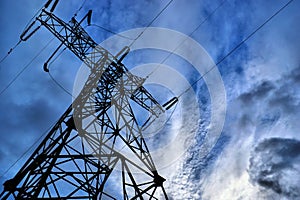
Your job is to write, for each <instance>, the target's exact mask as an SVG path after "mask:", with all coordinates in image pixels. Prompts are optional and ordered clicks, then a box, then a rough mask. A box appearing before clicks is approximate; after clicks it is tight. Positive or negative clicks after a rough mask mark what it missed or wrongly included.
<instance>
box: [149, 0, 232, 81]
mask: <svg viewBox="0 0 300 200" xmlns="http://www.w3.org/2000/svg"><path fill="white" fill-rule="evenodd" d="M226 1H227V0H224V1H222V2H221V3H220V4H219V5H218V6H217V7H216V8H215V9H214V10H213V11H212V12H211V13H210V14H209V15H207V16H206V17H205V19H204V20H203V21H202V22H201V23H200V24H199V25H198V26H197V27H196V28H195V29H194V30H193V31H192V32H191V33H190V34H189V35H188V37H186V38H185V39H184V40H183V41H181V42H180V43H179V44H178V45H177V46H176V47H175V48H174V50H173V51H172V52H170V53H169V54H168V55H167V56H166V57H165V58H164V59H163V60H162V61H161V62H160V64H163V63H164V62H166V60H168V59H169V58H170V56H171V55H173V54H174V52H175V51H176V50H177V49H178V48H179V47H180V46H181V45H182V44H183V43H184V42H185V41H186V40H187V39H188V38H189V37H190V36H192V35H193V34H194V33H195V32H196V31H197V30H198V29H199V28H200V27H201V26H202V24H204V23H205V22H206V21H207V20H208V19H209V18H210V17H211V16H213V15H214V14H215V13H216V11H217V10H218V9H219V8H221V7H222V6H223V4H224V3H225V2H226ZM160 64H158V65H157V66H156V67H155V68H154V69H153V70H152V71H151V72H150V73H149V74H148V75H147V76H146V79H147V78H149V76H151V75H152V74H153V73H154V72H155V71H156V70H157V69H158V68H159V66H160Z"/></svg>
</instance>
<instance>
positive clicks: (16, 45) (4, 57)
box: [0, 6, 44, 70]
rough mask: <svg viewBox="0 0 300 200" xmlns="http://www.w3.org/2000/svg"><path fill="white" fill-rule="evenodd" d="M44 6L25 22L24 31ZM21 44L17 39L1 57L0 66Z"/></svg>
mask: <svg viewBox="0 0 300 200" xmlns="http://www.w3.org/2000/svg"><path fill="white" fill-rule="evenodd" d="M43 7H44V6H42V7H41V8H39V10H38V11H37V12H36V13H35V14H34V15H33V17H31V18H30V20H29V21H28V22H27V24H26V25H25V28H24V30H26V29H27V28H28V27H29V25H30V24H31V22H32V21H33V20H34V19H35V18H36V16H37V15H38V14H39V12H40V11H41V10H42V8H43ZM21 42H22V40H20V39H19V41H18V42H17V43H16V44H15V45H14V46H13V47H12V48H10V49H9V51H8V52H7V53H6V55H5V56H3V58H2V59H1V60H0V64H1V63H2V62H3V61H4V60H5V59H6V58H7V57H8V56H9V55H10V54H11V53H12V52H13V51H14V50H15V49H16V48H17V47H18V46H19V44H20V43H21ZM1 68H2V66H0V70H1Z"/></svg>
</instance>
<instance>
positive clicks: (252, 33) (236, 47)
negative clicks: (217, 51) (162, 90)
mask: <svg viewBox="0 0 300 200" xmlns="http://www.w3.org/2000/svg"><path fill="white" fill-rule="evenodd" d="M292 2H293V0H290V1H288V2H287V3H286V4H285V5H284V6H282V7H281V8H280V9H279V10H277V11H276V12H275V13H274V14H273V15H271V16H270V17H269V18H268V19H267V20H266V21H265V22H264V23H262V24H261V25H260V26H259V27H257V28H256V29H255V30H254V31H252V32H251V33H250V34H249V35H248V36H247V37H246V38H245V39H243V40H242V41H241V42H240V43H239V44H238V45H236V46H235V47H234V48H233V49H232V50H231V51H229V52H228V53H227V54H226V55H225V56H224V57H223V58H221V59H220V60H219V61H218V62H217V63H216V64H215V65H213V66H212V67H211V68H210V69H209V70H208V71H207V72H205V73H204V74H203V75H202V76H200V78H198V79H197V80H196V81H194V82H193V83H192V84H191V85H190V86H189V87H188V88H187V89H186V90H184V91H183V92H182V93H181V94H180V95H179V96H178V98H179V97H181V96H182V95H183V94H184V93H186V92H187V91H188V90H190V89H191V88H192V87H193V86H194V85H195V84H196V83H197V82H198V81H200V80H201V79H203V77H204V76H206V75H207V74H208V73H209V72H211V71H212V70H213V69H214V68H215V67H217V65H219V64H221V63H222V62H223V61H224V60H225V59H226V58H227V57H229V56H230V55H231V54H232V53H233V52H235V51H236V50H237V49H238V48H239V47H240V46H242V45H243V44H244V43H245V42H246V41H247V40H249V39H250V38H251V37H252V36H253V35H254V34H255V33H256V32H257V31H259V30H260V29H261V28H262V27H263V26H265V25H266V24H267V23H268V22H270V21H271V20H272V19H273V18H274V17H275V16H277V15H278V14H279V13H280V12H281V11H282V10H284V9H285V8H286V7H287V6H288V5H289V4H290V3H292Z"/></svg>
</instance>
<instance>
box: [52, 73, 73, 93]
mask: <svg viewBox="0 0 300 200" xmlns="http://www.w3.org/2000/svg"><path fill="white" fill-rule="evenodd" d="M48 74H49V76H50V78H51V79H52V81H53V82H54V83H55V84H56V85H57V86H58V87H59V88H60V89H62V90H63V91H64V92H65V93H67V94H68V95H70V96H71V97H73V95H72V94H71V92H69V91H68V90H67V89H66V88H65V87H64V86H63V85H62V84H60V83H59V82H58V81H57V80H56V79H55V78H54V77H53V76H52V74H51V73H50V71H49V72H48Z"/></svg>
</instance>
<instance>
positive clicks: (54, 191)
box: [0, 0, 174, 199]
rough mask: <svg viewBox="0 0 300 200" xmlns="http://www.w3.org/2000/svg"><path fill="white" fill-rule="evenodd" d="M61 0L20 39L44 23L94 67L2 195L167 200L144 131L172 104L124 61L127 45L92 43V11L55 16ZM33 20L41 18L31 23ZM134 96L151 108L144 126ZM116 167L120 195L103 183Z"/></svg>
mask: <svg viewBox="0 0 300 200" xmlns="http://www.w3.org/2000/svg"><path fill="white" fill-rule="evenodd" d="M57 2H58V0H55V1H54V3H52V0H49V1H48V2H47V3H46V4H45V6H44V8H43V9H42V10H41V12H40V14H39V15H38V16H37V18H36V20H35V21H34V22H33V23H32V24H30V25H29V26H28V28H27V29H26V30H25V31H24V32H23V33H22V34H21V39H22V40H27V39H28V38H29V37H30V36H31V35H33V34H34V33H35V32H36V31H37V30H38V29H39V28H40V27H41V26H44V27H46V28H47V29H48V30H49V31H50V32H51V33H52V34H54V35H55V36H56V37H57V38H58V39H59V40H60V41H61V45H60V46H59V48H60V47H61V46H63V45H65V46H66V47H67V48H68V49H69V50H71V51H72V52H73V53H74V54H75V55H76V56H77V57H78V58H79V59H80V60H82V61H83V62H84V63H85V64H86V66H87V67H88V68H89V69H90V72H91V73H90V75H89V77H88V79H87V81H86V83H85V85H84V87H83V88H82V91H81V92H80V94H79V95H78V96H77V97H76V99H75V100H74V101H73V104H72V105H71V106H70V107H69V108H68V109H67V110H66V112H65V113H64V114H63V115H62V116H61V118H60V119H59V120H58V121H57V123H56V124H55V125H54V127H53V128H52V129H51V130H50V132H49V133H48V134H47V136H46V137H45V138H44V140H43V141H42V142H41V144H40V145H39V146H38V147H37V149H36V150H35V151H34V152H33V154H32V155H31V156H30V158H29V159H28V160H27V162H26V163H25V164H24V165H23V167H22V168H21V169H20V170H19V172H18V173H17V174H16V175H15V177H14V178H12V179H10V180H8V181H6V182H5V183H4V191H3V192H2V193H1V196H0V197H1V198H2V199H10V198H15V199H28V198H32V199H47V198H49V199H120V198H122V199H168V197H167V194H166V191H165V189H164V187H163V182H164V181H165V179H164V178H163V177H161V176H160V175H159V174H158V172H157V170H156V167H155V164H154V162H153V159H152V158H151V155H150V152H149V149H148V147H147V145H146V142H145V139H144V137H143V135H142V131H143V129H144V128H145V127H147V125H148V124H149V123H151V122H152V121H153V120H154V119H155V117H156V116H158V115H159V114H160V113H162V112H164V111H165V109H164V107H166V108H169V107H170V106H171V105H170V104H168V103H166V104H164V106H161V105H160V104H159V103H158V102H157V101H156V100H155V98H154V97H153V96H152V95H151V94H150V93H149V92H148V91H147V90H146V89H145V88H144V87H143V86H142V85H143V83H144V79H142V78H140V77H137V76H135V75H133V74H131V73H130V72H129V71H128V69H127V68H126V67H125V66H124V65H123V64H122V63H121V61H122V59H123V58H124V57H125V56H126V54H127V53H128V52H129V48H128V47H125V48H124V49H123V50H122V51H121V52H120V53H119V54H118V55H116V56H113V55H111V54H110V53H109V52H108V51H107V50H106V49H104V48H102V47H101V46H99V45H97V43H95V42H94V41H93V39H92V38H91V37H90V36H89V35H88V33H87V32H86V31H85V30H84V29H83V28H82V26H81V25H80V24H81V23H82V21H83V20H84V19H86V18H87V19H88V21H90V15H91V12H89V13H88V14H87V15H86V16H85V17H84V18H83V19H82V20H81V21H80V22H78V21H77V20H76V19H75V18H72V20H71V21H70V22H69V23H66V22H64V21H63V20H61V19H60V18H58V17H57V16H55V15H54V14H53V11H54V8H55V7H56V5H57ZM51 4H52V7H51V9H49V11H48V8H49V7H50V6H51ZM36 23H40V24H39V25H38V26H36V28H33V27H34V26H35V25H36ZM56 52H57V50H56V51H55V52H54V54H55V53H56ZM54 54H53V55H54ZM53 55H52V56H51V57H50V58H52V57H53ZM44 70H45V71H47V70H48V69H47V65H45V66H44ZM131 102H135V103H136V104H138V105H139V106H140V107H141V108H142V109H145V110H146V111H147V112H149V113H150V117H149V119H148V120H146V122H145V124H144V125H143V126H140V125H139V124H138V122H137V119H136V118H135V115H134V112H133V110H132V107H131ZM170 102H174V99H173V100H172V101H170ZM95 127H96V128H95ZM120 145H121V146H120ZM87 146H88V148H86V147H87ZM124 152H125V153H124ZM128 152H129V154H128ZM116 167H118V168H119V169H120V170H115V169H116ZM114 170H115V171H116V174H118V176H119V179H120V182H119V185H118V184H117V183H115V186H116V188H117V186H119V192H120V194H121V195H122V196H121V197H120V196H115V195H114V193H113V192H111V191H108V190H110V189H109V187H106V184H107V182H108V180H109V178H110V177H111V174H112V173H113V172H114ZM136 172H140V173H136ZM141 177H142V178H141ZM115 186H114V187H115ZM110 187H112V186H110Z"/></svg>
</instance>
